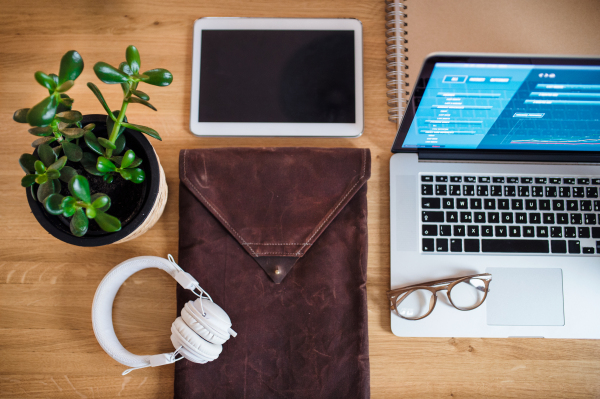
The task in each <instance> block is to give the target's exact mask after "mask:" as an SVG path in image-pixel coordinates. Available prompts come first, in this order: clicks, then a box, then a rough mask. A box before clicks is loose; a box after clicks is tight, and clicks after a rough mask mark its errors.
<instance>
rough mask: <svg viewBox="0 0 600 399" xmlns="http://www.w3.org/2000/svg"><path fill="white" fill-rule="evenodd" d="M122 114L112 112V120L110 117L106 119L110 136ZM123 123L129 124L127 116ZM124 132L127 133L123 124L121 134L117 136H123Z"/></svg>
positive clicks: (120, 129)
mask: <svg viewBox="0 0 600 399" xmlns="http://www.w3.org/2000/svg"><path fill="white" fill-rule="evenodd" d="M120 113H121V112H120V111H112V112H111V115H112V118H111V117H108V116H107V117H106V132H107V133H108V135H109V136H110V133H111V132H112V131H113V129H114V127H115V122H116V121H117V119H118V118H119V114H120ZM123 122H127V116H124V117H123ZM124 131H125V126H123V124H121V127H120V128H119V134H118V135H117V136H120V135H121V134H123V132H124Z"/></svg>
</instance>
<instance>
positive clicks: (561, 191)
mask: <svg viewBox="0 0 600 399" xmlns="http://www.w3.org/2000/svg"><path fill="white" fill-rule="evenodd" d="M558 196H559V197H561V198H570V197H571V187H567V186H560V187H559V188H558Z"/></svg>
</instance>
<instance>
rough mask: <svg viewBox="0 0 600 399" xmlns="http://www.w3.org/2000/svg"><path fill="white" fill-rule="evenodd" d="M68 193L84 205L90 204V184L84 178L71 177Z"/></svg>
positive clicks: (78, 176)
mask: <svg viewBox="0 0 600 399" xmlns="http://www.w3.org/2000/svg"><path fill="white" fill-rule="evenodd" d="M69 191H70V192H71V194H73V195H74V196H75V198H78V199H80V200H81V201H83V202H85V203H89V202H90V183H88V180H87V179H86V178H85V177H83V176H81V175H77V176H75V177H73V178H72V179H71V181H70V182H69Z"/></svg>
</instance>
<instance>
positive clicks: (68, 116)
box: [56, 111, 83, 123]
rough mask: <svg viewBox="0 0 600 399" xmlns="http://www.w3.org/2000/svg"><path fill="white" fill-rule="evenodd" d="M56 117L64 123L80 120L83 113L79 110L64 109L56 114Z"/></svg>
mask: <svg viewBox="0 0 600 399" xmlns="http://www.w3.org/2000/svg"><path fill="white" fill-rule="evenodd" d="M56 119H58V120H59V121H61V122H64V123H77V122H81V120H82V119H83V115H81V112H79V111H64V112H60V113H58V114H56Z"/></svg>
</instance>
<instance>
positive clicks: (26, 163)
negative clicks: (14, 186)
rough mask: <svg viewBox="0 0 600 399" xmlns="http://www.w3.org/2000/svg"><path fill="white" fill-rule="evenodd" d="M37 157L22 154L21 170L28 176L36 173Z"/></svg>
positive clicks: (20, 159) (20, 158) (20, 160)
mask: <svg viewBox="0 0 600 399" xmlns="http://www.w3.org/2000/svg"><path fill="white" fill-rule="evenodd" d="M37 160H38V159H37V157H35V156H34V155H31V154H22V155H21V156H20V157H19V165H21V169H23V172H25V173H27V174H33V173H35V161H37Z"/></svg>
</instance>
